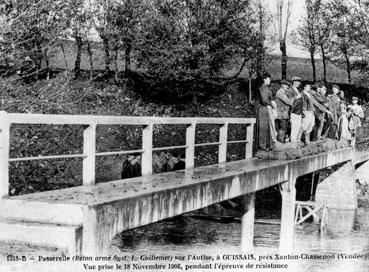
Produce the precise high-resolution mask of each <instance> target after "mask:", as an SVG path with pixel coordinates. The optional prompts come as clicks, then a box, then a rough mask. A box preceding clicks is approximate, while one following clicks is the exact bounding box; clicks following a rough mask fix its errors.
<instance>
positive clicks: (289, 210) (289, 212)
mask: <svg viewBox="0 0 369 272" xmlns="http://www.w3.org/2000/svg"><path fill="white" fill-rule="evenodd" d="M295 180H296V179H293V180H290V181H288V182H286V183H283V184H282V185H281V186H280V192H281V194H282V214H281V234H280V240H279V251H280V252H281V253H290V252H291V251H292V249H293V231H294V225H295V203H296V188H295Z"/></svg>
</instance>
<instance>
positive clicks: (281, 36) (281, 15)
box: [276, 0, 292, 79]
mask: <svg viewBox="0 0 369 272" xmlns="http://www.w3.org/2000/svg"><path fill="white" fill-rule="evenodd" d="M276 3H277V16H276V17H277V28H278V29H277V32H278V42H279V49H280V50H281V53H282V57H281V66H282V79H286V78H287V61H288V58H287V35H288V26H289V24H290V19H291V11H292V1H291V0H288V1H287V4H286V3H285V1H284V0H276Z"/></svg>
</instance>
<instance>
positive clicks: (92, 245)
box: [82, 208, 100, 256]
mask: <svg viewBox="0 0 369 272" xmlns="http://www.w3.org/2000/svg"><path fill="white" fill-rule="evenodd" d="M98 237H99V235H98V231H97V214H96V210H95V209H94V208H87V210H86V211H85V215H84V220H83V229H82V255H84V256H97V255H98V253H100V252H99V245H98V242H97V241H98Z"/></svg>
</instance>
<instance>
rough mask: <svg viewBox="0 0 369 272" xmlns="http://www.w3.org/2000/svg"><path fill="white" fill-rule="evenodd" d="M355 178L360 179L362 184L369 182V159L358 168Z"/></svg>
mask: <svg viewBox="0 0 369 272" xmlns="http://www.w3.org/2000/svg"><path fill="white" fill-rule="evenodd" d="M355 179H358V180H359V182H360V184H369V161H367V162H365V163H363V164H362V165H360V166H359V167H358V168H356V170H355Z"/></svg>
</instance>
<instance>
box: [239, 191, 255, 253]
mask: <svg viewBox="0 0 369 272" xmlns="http://www.w3.org/2000/svg"><path fill="white" fill-rule="evenodd" d="M254 222H255V193H252V194H248V195H245V196H244V197H243V215H242V224H241V250H242V251H243V252H252V251H253V249H254Z"/></svg>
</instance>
